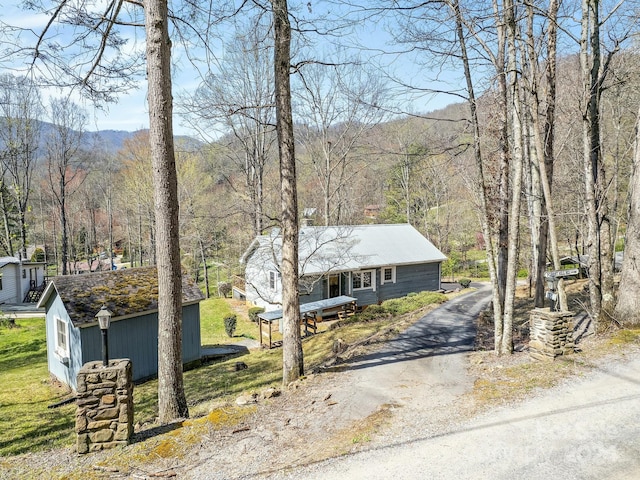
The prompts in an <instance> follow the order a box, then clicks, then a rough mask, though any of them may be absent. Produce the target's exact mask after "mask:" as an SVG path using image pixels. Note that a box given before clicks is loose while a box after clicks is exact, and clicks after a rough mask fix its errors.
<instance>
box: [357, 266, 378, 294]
mask: <svg viewBox="0 0 640 480" xmlns="http://www.w3.org/2000/svg"><path fill="white" fill-rule="evenodd" d="M351 279H352V280H351V286H352V288H353V289H354V290H363V289H365V288H373V289H375V271H374V270H366V271H362V272H353V274H352V277H351Z"/></svg>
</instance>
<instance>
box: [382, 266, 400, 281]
mask: <svg viewBox="0 0 640 480" xmlns="http://www.w3.org/2000/svg"><path fill="white" fill-rule="evenodd" d="M385 283H396V267H383V268H382V275H381V279H380V284H381V285H384V284H385Z"/></svg>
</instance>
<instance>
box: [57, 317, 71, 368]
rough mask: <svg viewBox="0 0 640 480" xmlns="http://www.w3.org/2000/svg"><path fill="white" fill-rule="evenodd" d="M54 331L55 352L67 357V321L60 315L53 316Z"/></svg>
mask: <svg viewBox="0 0 640 480" xmlns="http://www.w3.org/2000/svg"><path fill="white" fill-rule="evenodd" d="M55 325H56V328H55V333H56V353H57V354H58V355H59V356H61V357H63V358H68V357H69V329H68V327H67V322H65V321H64V320H62V319H61V318H60V317H56V318H55Z"/></svg>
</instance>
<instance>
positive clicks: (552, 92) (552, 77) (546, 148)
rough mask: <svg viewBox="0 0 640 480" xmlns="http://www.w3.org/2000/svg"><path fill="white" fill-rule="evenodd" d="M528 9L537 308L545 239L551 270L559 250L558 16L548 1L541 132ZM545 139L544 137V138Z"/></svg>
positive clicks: (565, 307)
mask: <svg viewBox="0 0 640 480" xmlns="http://www.w3.org/2000/svg"><path fill="white" fill-rule="evenodd" d="M527 11H528V31H529V33H528V38H529V41H528V42H527V48H528V52H529V65H530V69H531V70H530V74H529V78H530V81H531V87H530V90H531V92H532V95H533V102H532V104H533V108H534V111H533V113H532V117H531V118H532V123H533V141H534V147H535V151H536V153H537V155H536V156H537V160H538V169H539V171H540V185H541V187H542V193H543V208H544V213H546V218H541V224H540V242H539V245H538V246H539V256H538V264H537V273H536V296H535V305H536V307H542V306H544V291H545V282H544V271H545V270H546V257H547V254H546V252H547V242H549V243H550V253H551V258H552V260H553V267H554V269H556V270H558V269H560V249H559V246H558V239H557V233H556V222H555V211H554V208H553V200H552V197H551V191H552V185H553V164H554V153H553V144H554V124H555V105H556V44H557V16H558V2H557V1H556V0H551V1H550V2H549V10H548V19H549V28H548V38H547V61H546V78H547V93H546V96H545V103H546V111H545V115H544V119H545V123H544V133H543V132H542V130H543V127H542V126H541V125H540V104H541V101H540V86H539V84H538V82H537V78H538V61H537V58H538V55H536V52H535V50H534V45H535V38H534V37H533V24H534V10H533V5H531V4H530V5H528V6H527ZM543 138H544V140H543ZM563 282H564V281H563V280H562V278H560V279H559V280H558V292H557V293H558V296H559V304H560V309H561V310H563V311H566V310H568V305H567V296H566V293H565V289H564V283H563Z"/></svg>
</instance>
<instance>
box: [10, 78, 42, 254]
mask: <svg viewBox="0 0 640 480" xmlns="http://www.w3.org/2000/svg"><path fill="white" fill-rule="evenodd" d="M43 109H44V108H43V105H42V101H41V98H40V94H39V91H38V89H37V87H36V86H35V85H34V84H33V83H32V82H31V81H30V80H29V79H28V78H22V77H15V76H13V75H10V74H6V75H3V76H2V77H0V112H1V113H2V115H1V116H2V118H1V119H0V121H1V126H0V141H1V142H2V148H1V150H0V161H2V165H3V172H4V175H3V186H4V187H5V188H6V191H7V193H8V194H9V196H10V198H11V203H12V204H13V205H14V206H15V208H16V209H17V214H18V229H19V232H20V234H19V239H20V245H19V251H20V257H21V258H23V259H26V257H27V210H28V207H29V197H30V194H31V183H32V179H33V173H34V167H35V163H36V160H37V152H38V146H39V144H40V131H41V128H40V125H41V124H40V120H41V119H42V116H43ZM5 225H7V222H6V216H5ZM8 245H9V252H8V253H9V255H13V251H12V250H13V248H11V242H10V241H9V242H8Z"/></svg>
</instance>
